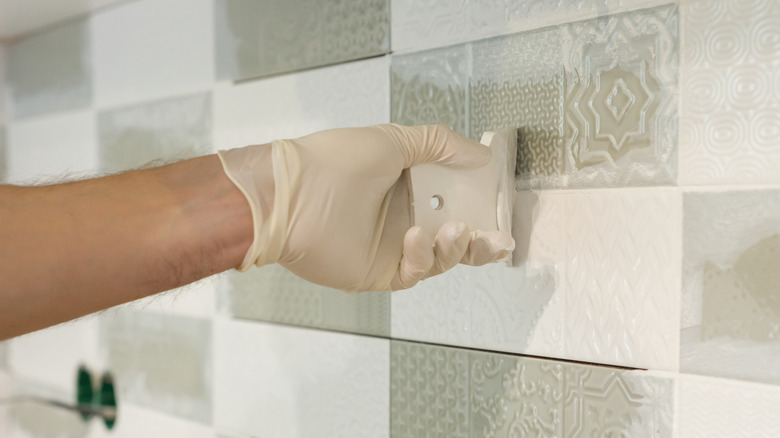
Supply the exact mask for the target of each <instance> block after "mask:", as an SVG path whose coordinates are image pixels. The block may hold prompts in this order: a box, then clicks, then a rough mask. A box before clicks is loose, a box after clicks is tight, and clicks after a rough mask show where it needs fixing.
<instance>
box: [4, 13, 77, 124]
mask: <svg viewBox="0 0 780 438" xmlns="http://www.w3.org/2000/svg"><path fill="white" fill-rule="evenodd" d="M89 38H90V37H89V28H88V26H87V23H86V21H85V20H77V21H74V22H70V23H67V24H65V25H63V26H59V27H56V28H54V29H52V30H48V31H45V32H42V33H38V34H35V35H33V36H31V37H28V38H25V39H23V40H21V41H19V42H17V43H14V44H12V45H11V46H10V48H9V50H8V81H9V86H10V94H11V96H10V97H11V99H12V108H13V113H14V116H16V117H17V118H18V117H26V116H31V115H35V114H41V113H45V112H52V111H62V110H66V109H73V108H80V107H85V106H88V105H89V104H90V102H91V99H92V76H91V65H90V59H91V56H90V49H89Z"/></svg>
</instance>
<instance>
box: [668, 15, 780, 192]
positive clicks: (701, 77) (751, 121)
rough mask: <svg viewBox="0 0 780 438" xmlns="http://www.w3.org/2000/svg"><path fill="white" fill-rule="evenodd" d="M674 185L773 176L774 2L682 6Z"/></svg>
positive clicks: (777, 105)
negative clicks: (677, 153)
mask: <svg viewBox="0 0 780 438" xmlns="http://www.w3.org/2000/svg"><path fill="white" fill-rule="evenodd" d="M682 13H683V18H684V20H683V22H682V23H683V27H682V30H683V32H684V46H683V48H682V62H683V70H682V103H681V106H680V107H681V121H680V123H681V125H680V128H681V133H680V170H679V172H680V178H679V183H680V184H681V185H699V184H745V183H777V182H780V174H778V172H777V169H778V167H780V147H778V140H777V138H778V133H780V74H779V73H778V72H780V44H778V27H779V25H778V20H780V4H778V3H777V2H775V1H772V0H763V1H751V2H741V1H738V0H733V1H725V0H712V1H709V0H707V1H687V2H684V3H683V6H682Z"/></svg>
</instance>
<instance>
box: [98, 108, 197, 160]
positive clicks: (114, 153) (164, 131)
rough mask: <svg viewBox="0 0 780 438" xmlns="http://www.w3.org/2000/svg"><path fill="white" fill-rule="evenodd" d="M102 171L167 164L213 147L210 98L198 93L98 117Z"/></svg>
mask: <svg viewBox="0 0 780 438" xmlns="http://www.w3.org/2000/svg"><path fill="white" fill-rule="evenodd" d="M98 138H99V141H100V148H99V150H100V168H101V170H104V171H107V172H117V171H122V170H128V169H136V168H140V167H144V166H147V165H149V164H150V162H152V161H154V163H151V164H165V163H167V162H172V161H178V160H182V159H185V158H192V157H195V156H198V155H205V154H208V153H210V152H211V151H212V148H211V95H210V94H208V93H206V94H197V95H191V96H185V97H177V98H173V99H167V100H162V101H156V102H150V103H145V104H142V105H138V106H132V107H127V108H119V109H114V110H110V111H103V112H100V113H99V114H98Z"/></svg>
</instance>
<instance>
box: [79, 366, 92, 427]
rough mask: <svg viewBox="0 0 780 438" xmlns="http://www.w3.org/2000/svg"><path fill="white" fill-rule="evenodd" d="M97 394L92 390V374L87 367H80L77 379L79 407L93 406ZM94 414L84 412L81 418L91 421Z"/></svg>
mask: <svg viewBox="0 0 780 438" xmlns="http://www.w3.org/2000/svg"><path fill="white" fill-rule="evenodd" d="M94 397H95V393H94V391H93V390H92V374H90V372H89V370H88V369H87V368H86V367H85V366H83V365H82V366H80V367H79V371H78V374H77V377H76V403H77V404H79V405H85V404H92V402H93V400H94ZM91 417H92V414H90V413H88V412H82V413H81V418H82V419H83V420H84V421H87V420H89V419H90V418H91Z"/></svg>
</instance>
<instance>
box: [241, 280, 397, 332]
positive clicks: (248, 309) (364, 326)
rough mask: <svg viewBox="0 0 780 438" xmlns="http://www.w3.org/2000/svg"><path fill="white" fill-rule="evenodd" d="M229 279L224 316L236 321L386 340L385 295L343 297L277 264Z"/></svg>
mask: <svg viewBox="0 0 780 438" xmlns="http://www.w3.org/2000/svg"><path fill="white" fill-rule="evenodd" d="M228 275H229V282H230V289H229V291H228V301H229V303H228V304H229V307H230V312H231V313H232V314H233V316H236V317H239V318H249V319H256V320H259V321H270V322H279V323H284V324H292V325H300V326H305V327H316V328H324V329H330V330H339V331H345V332H351V333H364V334H370V335H377V336H389V335H390V293H389V292H365V293H359V294H348V293H345V292H342V291H340V290H335V289H330V288H326V287H323V286H319V285H316V284H313V283H309V282H307V281H305V280H303V279H301V278H298V277H296V276H295V275H294V274H292V273H290V272H289V271H287V270H286V269H284V268H283V267H282V266H280V265H269V266H263V267H262V268H257V269H252V270H250V271H248V272H244V273H239V272H232V273H230V274H228Z"/></svg>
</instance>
